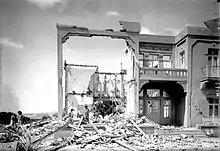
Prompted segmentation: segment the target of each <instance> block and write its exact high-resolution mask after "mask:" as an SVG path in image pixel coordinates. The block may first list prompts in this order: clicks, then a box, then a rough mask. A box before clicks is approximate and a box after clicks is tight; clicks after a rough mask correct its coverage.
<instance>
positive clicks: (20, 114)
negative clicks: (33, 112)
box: [17, 111, 24, 125]
mask: <svg viewBox="0 0 220 151" xmlns="http://www.w3.org/2000/svg"><path fill="white" fill-rule="evenodd" d="M17 117H18V124H19V125H22V124H24V116H23V114H22V112H21V111H18V115H17Z"/></svg>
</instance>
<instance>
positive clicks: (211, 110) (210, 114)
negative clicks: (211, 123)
mask: <svg viewBox="0 0 220 151" xmlns="http://www.w3.org/2000/svg"><path fill="white" fill-rule="evenodd" d="M212 114H213V105H209V116H212Z"/></svg>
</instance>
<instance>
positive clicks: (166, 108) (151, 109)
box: [144, 97, 173, 125]
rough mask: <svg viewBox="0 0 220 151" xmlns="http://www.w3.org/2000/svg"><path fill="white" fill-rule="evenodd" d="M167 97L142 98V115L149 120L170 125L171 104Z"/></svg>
mask: <svg viewBox="0 0 220 151" xmlns="http://www.w3.org/2000/svg"><path fill="white" fill-rule="evenodd" d="M171 103H172V102H171V100H170V99H169V98H149V97H146V98H145V99H144V115H145V116H146V117H147V118H149V119H150V120H151V121H153V122H155V123H157V124H162V125H170V124H173V123H172V120H171V119H172V113H171V111H172V109H171V108H172V104H171Z"/></svg>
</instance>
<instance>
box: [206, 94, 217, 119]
mask: <svg viewBox="0 0 220 151" xmlns="http://www.w3.org/2000/svg"><path fill="white" fill-rule="evenodd" d="M208 101H209V116H218V115H219V111H218V110H219V99H215V98H208Z"/></svg>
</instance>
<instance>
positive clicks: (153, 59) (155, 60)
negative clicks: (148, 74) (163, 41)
mask: <svg viewBox="0 0 220 151" xmlns="http://www.w3.org/2000/svg"><path fill="white" fill-rule="evenodd" d="M148 62H149V63H148V65H149V67H150V68H158V67H159V56H158V55H156V54H150V55H149V58H148Z"/></svg>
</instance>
